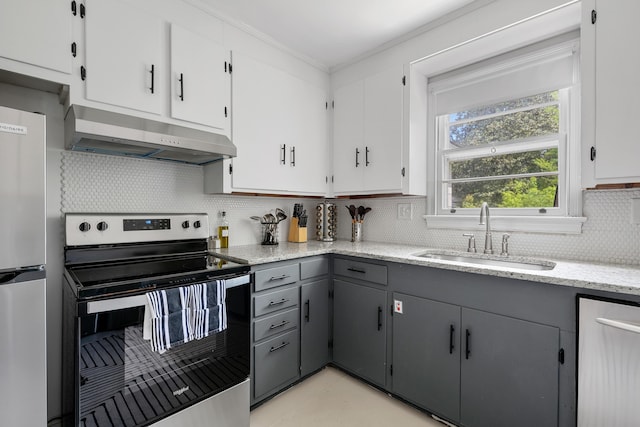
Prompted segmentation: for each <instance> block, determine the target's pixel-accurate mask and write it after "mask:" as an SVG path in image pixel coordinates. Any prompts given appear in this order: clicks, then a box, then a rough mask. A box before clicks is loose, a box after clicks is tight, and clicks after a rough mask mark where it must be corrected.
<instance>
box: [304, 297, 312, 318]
mask: <svg viewBox="0 0 640 427" xmlns="http://www.w3.org/2000/svg"><path fill="white" fill-rule="evenodd" d="M304 305H305V307H306V314H305V315H304V320H306V321H307V323H309V314H310V313H311V304H310V301H309V300H307V302H305V303H304Z"/></svg>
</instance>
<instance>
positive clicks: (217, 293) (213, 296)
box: [187, 280, 227, 340]
mask: <svg viewBox="0 0 640 427" xmlns="http://www.w3.org/2000/svg"><path fill="white" fill-rule="evenodd" d="M187 295H188V306H189V338H190V339H196V340H197V339H201V338H204V337H208V336H209V333H216V332H220V331H223V330H225V329H226V328H227V310H226V307H225V299H226V287H225V282H224V280H215V281H212V282H207V283H199V284H197V285H190V286H188V291H187Z"/></svg>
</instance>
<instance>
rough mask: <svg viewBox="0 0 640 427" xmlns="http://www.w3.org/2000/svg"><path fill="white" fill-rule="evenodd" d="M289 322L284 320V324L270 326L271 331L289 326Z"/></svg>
mask: <svg viewBox="0 0 640 427" xmlns="http://www.w3.org/2000/svg"><path fill="white" fill-rule="evenodd" d="M288 323H289V321H288V320H283V321H282V323H278V324H277V325H271V326H269V330H272V329H278V328H282V327H283V326H284V325H286V324H288Z"/></svg>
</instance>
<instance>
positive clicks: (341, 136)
mask: <svg viewBox="0 0 640 427" xmlns="http://www.w3.org/2000/svg"><path fill="white" fill-rule="evenodd" d="M333 103H334V104H333V105H334V107H333V108H334V109H333V191H334V193H335V194H347V193H350V192H357V191H360V190H361V188H362V174H363V170H364V154H365V153H362V152H361V150H362V148H363V146H364V133H363V126H364V82H363V81H357V82H355V83H351V84H349V85H347V86H343V87H341V88H338V89H336V91H335V92H334V95H333ZM356 150H357V151H356Z"/></svg>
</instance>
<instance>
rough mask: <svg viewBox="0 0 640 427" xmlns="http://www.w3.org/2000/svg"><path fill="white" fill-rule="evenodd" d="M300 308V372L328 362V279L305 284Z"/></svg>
mask: <svg viewBox="0 0 640 427" xmlns="http://www.w3.org/2000/svg"><path fill="white" fill-rule="evenodd" d="M300 295H301V300H300V301H301V303H300V306H301V312H300V325H301V327H302V331H301V336H302V342H301V349H300V350H301V351H300V363H301V372H300V373H301V375H302V376H305V375H309V374H310V373H312V372H314V371H316V370H318V369H320V368H322V367H323V366H325V365H326V364H327V363H329V279H323V280H319V281H317V282H312V283H308V284H305V285H302V286H301V288H300Z"/></svg>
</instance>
